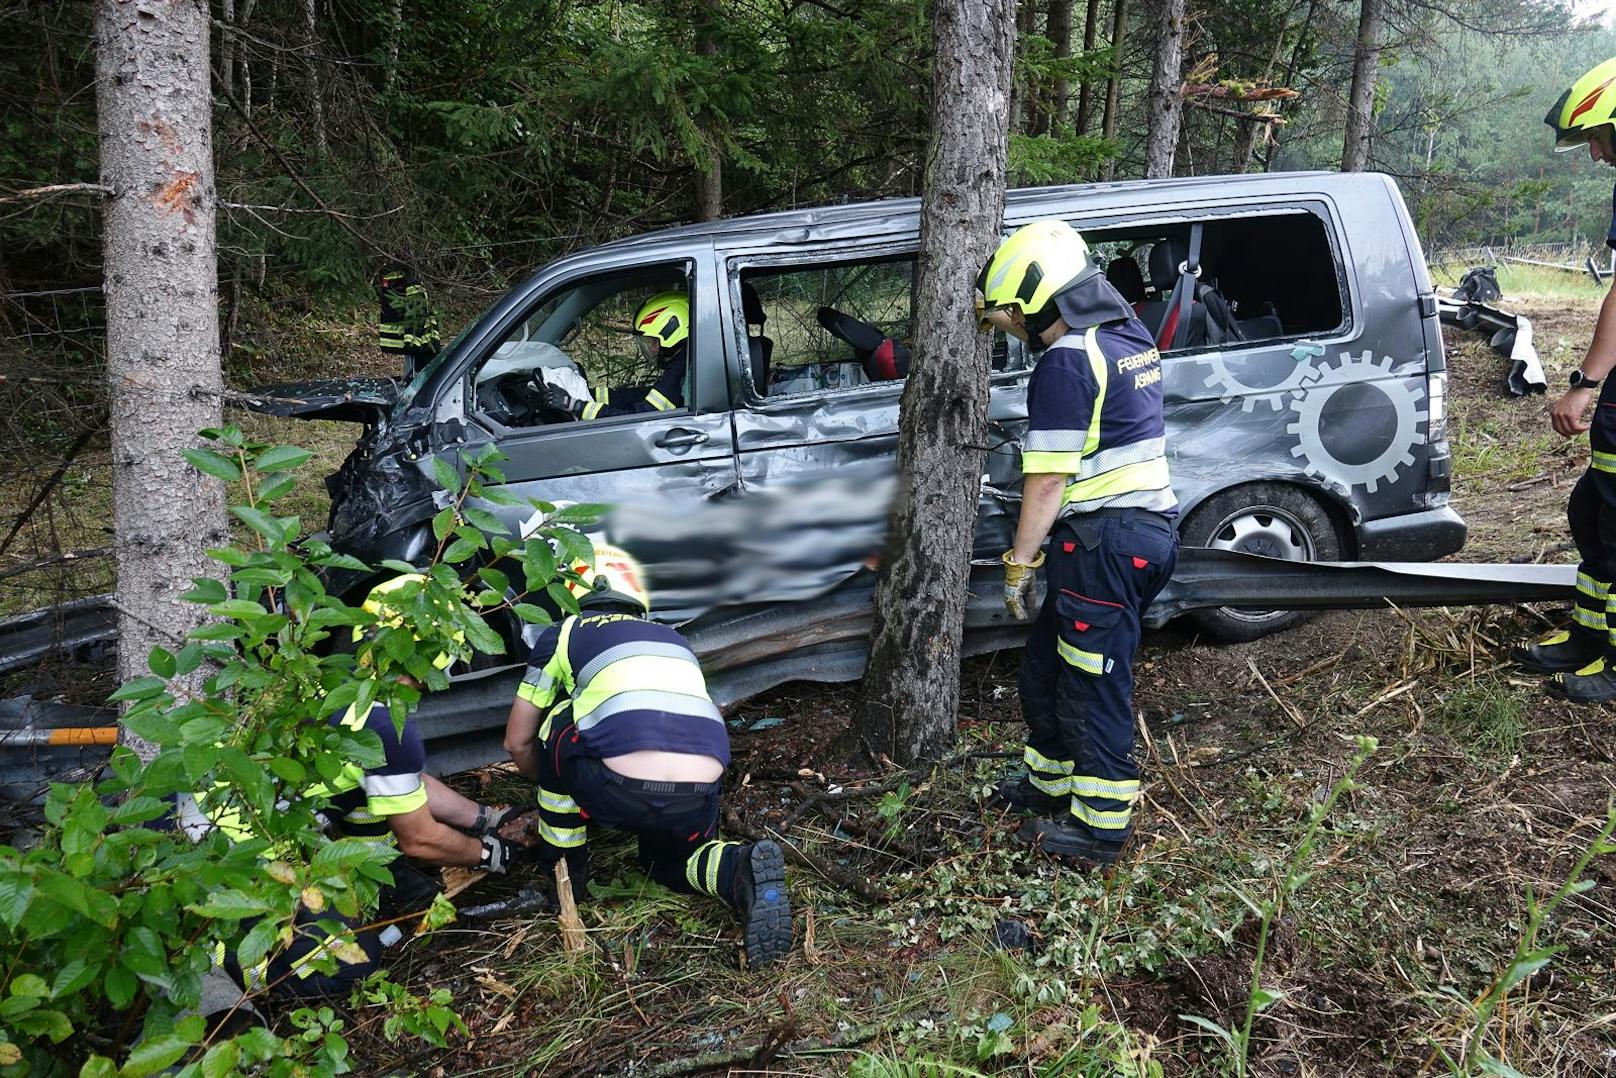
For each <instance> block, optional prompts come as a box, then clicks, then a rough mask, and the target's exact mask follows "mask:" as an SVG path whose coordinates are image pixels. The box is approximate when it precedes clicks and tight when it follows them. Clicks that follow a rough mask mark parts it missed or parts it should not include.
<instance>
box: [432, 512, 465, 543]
mask: <svg viewBox="0 0 1616 1078" xmlns="http://www.w3.org/2000/svg"><path fill="white" fill-rule="evenodd" d="M457 523H459V521H457V520H456V519H455V509H454V506H452V505H446V506H444V507H443V508H442V509H440V510H438V512H437V515H436V516H434V517H433V518H432V538H434V539H436V540H437V541H438V542H440V543H441V542H443V540H444V537H445V536H447V535H448V534H449V533H450V532H452V531H454V526H455V525H456V524H457Z"/></svg>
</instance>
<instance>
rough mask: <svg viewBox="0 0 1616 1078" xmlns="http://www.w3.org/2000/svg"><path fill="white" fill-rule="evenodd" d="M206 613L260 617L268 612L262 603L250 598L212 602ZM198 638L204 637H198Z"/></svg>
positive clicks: (224, 616) (229, 616)
mask: <svg viewBox="0 0 1616 1078" xmlns="http://www.w3.org/2000/svg"><path fill="white" fill-rule="evenodd" d="M208 613H210V614H212V615H213V616H214V617H216V618H261V617H264V616H265V615H267V614H268V613H269V611H268V610H265V609H264V607H263V606H262V604H260V603H255V602H253V601H252V600H251V599H226V600H225V601H224V602H222V603H214V604H213V605H212V606H210V607H208ZM198 639H206V637H199V638H198Z"/></svg>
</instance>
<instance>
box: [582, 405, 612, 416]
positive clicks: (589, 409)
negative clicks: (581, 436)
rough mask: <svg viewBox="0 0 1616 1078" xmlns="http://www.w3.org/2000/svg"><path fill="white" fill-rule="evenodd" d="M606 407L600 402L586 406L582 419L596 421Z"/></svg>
mask: <svg viewBox="0 0 1616 1078" xmlns="http://www.w3.org/2000/svg"><path fill="white" fill-rule="evenodd" d="M604 407H606V406H605V405H604V404H602V403H600V401H591V402H590V403H588V404H586V405H584V411H583V415H582V416H581V418H583V419H594V418H595V417H596V416H598V415H600V410H601V409H602V408H604Z"/></svg>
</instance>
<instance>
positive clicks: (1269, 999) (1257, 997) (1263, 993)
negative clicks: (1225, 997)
mask: <svg viewBox="0 0 1616 1078" xmlns="http://www.w3.org/2000/svg"><path fill="white" fill-rule="evenodd" d="M1284 998H1285V993H1284V992H1282V991H1280V990H1279V989H1277V988H1257V989H1253V990H1252V993H1251V1000H1252V1003H1253V1004H1255V1006H1256V1008H1257V1009H1258V1010H1259V1011H1260V1010H1262V1009H1263V1008H1265V1007H1267V1006H1269V1005H1270V1004H1273V1003H1278V1002H1279V1001H1280V1000H1282V999H1284Z"/></svg>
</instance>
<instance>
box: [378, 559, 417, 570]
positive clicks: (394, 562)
mask: <svg viewBox="0 0 1616 1078" xmlns="http://www.w3.org/2000/svg"><path fill="white" fill-rule="evenodd" d="M382 568H383V569H391V570H393V572H395V573H419V572H420V571H421V570H420V568H418V567H417V566H414V565H411V564H410V563H409V562H407V561H399V560H398V559H397V558H383V559H382Z"/></svg>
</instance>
